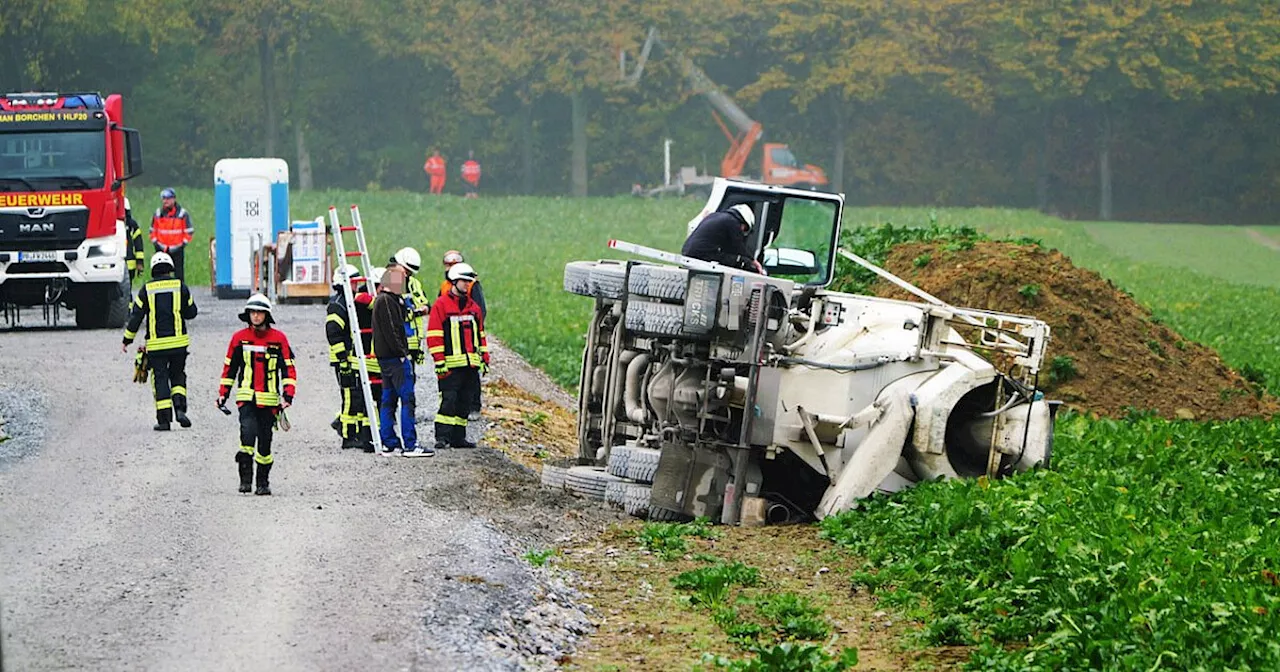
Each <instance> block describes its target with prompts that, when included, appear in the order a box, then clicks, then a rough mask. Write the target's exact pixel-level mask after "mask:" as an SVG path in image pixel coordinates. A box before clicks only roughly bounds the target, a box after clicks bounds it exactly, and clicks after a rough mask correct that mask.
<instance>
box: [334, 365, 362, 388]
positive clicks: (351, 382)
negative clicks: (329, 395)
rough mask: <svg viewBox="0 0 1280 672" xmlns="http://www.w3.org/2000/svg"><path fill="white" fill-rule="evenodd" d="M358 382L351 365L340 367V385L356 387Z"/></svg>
mask: <svg viewBox="0 0 1280 672" xmlns="http://www.w3.org/2000/svg"><path fill="white" fill-rule="evenodd" d="M357 382H358V379H357V378H356V371H355V369H354V368H353V367H352V366H351V365H350V364H344V365H342V366H339V367H338V384H339V385H341V386H342V387H355V386H356V384H357Z"/></svg>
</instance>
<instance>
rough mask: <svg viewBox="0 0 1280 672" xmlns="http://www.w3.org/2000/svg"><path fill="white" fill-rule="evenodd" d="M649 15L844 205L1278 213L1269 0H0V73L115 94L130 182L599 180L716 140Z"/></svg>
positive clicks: (40, 86)
mask: <svg viewBox="0 0 1280 672" xmlns="http://www.w3.org/2000/svg"><path fill="white" fill-rule="evenodd" d="M650 28H653V29H656V30H658V31H660V33H661V35H662V42H663V44H664V45H674V46H675V48H678V50H679V52H680V53H681V54H683V55H684V56H687V57H689V58H690V59H691V60H692V61H693V62H695V63H697V64H698V65H699V67H701V68H702V69H703V70H705V71H706V73H707V74H708V75H709V76H710V77H711V79H712V80H714V81H715V82H716V83H717V84H718V85H719V86H720V87H721V88H722V89H723V90H724V91H725V92H727V93H729V94H730V95H731V96H733V97H734V99H735V100H736V101H737V102H738V103H739V104H740V105H741V106H742V107H743V108H744V109H745V110H746V111H747V112H748V113H749V114H750V115H751V116H752V117H753V118H754V119H756V120H758V121H760V122H761V123H762V125H763V127H764V134H765V138H766V139H769V140H776V141H781V142H786V143H788V144H789V145H790V146H791V147H792V149H793V151H794V152H795V154H796V155H797V156H799V157H800V159H801V160H802V161H805V162H809V163H814V164H817V165H820V166H822V167H824V168H825V169H826V171H827V173H828V175H829V176H830V177H831V178H832V188H833V189H838V190H841V191H844V192H845V193H846V194H847V196H848V198H849V201H850V202H851V203H854V204H883V205H889V204H903V205H991V206H1013V207H1037V208H1040V209H1042V210H1045V211H1050V212H1057V213H1059V214H1062V215H1065V216H1070V217H1078V218H1101V219H1110V218H1113V217H1122V218H1129V219H1150V220H1175V221H1176V220H1201V221H1213V222H1226V221H1275V219H1276V217H1275V215H1276V213H1277V210H1278V208H1277V206H1278V205H1280V201H1278V200H1277V196H1276V193H1277V190H1278V188H1280V127H1277V124H1276V123H1275V119H1276V118H1277V112H1280V104H1278V102H1277V96H1276V89H1277V84H1278V83H1280V3H1275V2H1274V1H1272V0H1218V1H1214V2H1208V1H1205V0H1127V1H1125V2H1119V1H1117V0H1079V1H1078V2H1061V1H1059V0H803V1H802V0H768V1H765V2H748V1H746V0H719V1H714V2H713V1H709V0H681V1H679V2H676V1H674V0H649V1H647V2H644V3H636V2H624V1H622V0H598V1H594V2H592V1H587V2H577V1H571V0H485V1H483V2H455V1H453V0H61V1H60V2H58V3H46V2H44V1H43V0H6V2H4V3H3V4H2V5H0V80H3V84H4V87H5V88H6V90H11V91H21V90H92V91H101V92H103V93H107V92H119V93H122V94H124V95H125V96H126V119H127V121H128V123H130V124H131V125H133V126H135V127H137V128H139V129H141V130H142V133H143V138H144V146H145V147H146V161H147V175H146V181H147V182H149V183H156V184H160V183H166V184H167V183H174V184H202V183H206V182H207V181H208V180H209V179H210V178H211V173H212V166H213V164H214V162H215V161H217V159H219V158H222V157H227V156H279V157H282V158H285V159H287V160H288V161H289V163H290V166H291V169H292V173H293V180H294V184H295V187H296V188H303V189H310V188H328V187H342V188H355V189H412V190H423V189H425V183H426V180H425V176H424V174H423V172H422V162H423V159H424V157H425V155H426V153H427V152H428V150H430V149H432V148H437V149H439V150H440V151H441V152H442V153H443V154H444V155H445V156H446V157H447V158H448V159H450V166H449V170H450V179H451V181H452V182H453V183H455V185H456V183H457V182H458V180H457V169H458V168H459V167H460V165H461V162H462V160H463V159H464V158H465V157H466V155H467V152H468V151H474V152H475V155H476V157H477V158H478V159H479V160H480V161H481V163H482V165H483V166H484V171H485V182H484V189H485V191H487V192H489V193H510V194H520V193H533V194H572V195H579V196H581V195H587V194H593V195H607V194H615V193H625V192H627V191H628V190H629V188H630V186H631V185H632V184H635V183H640V184H645V185H653V184H655V183H657V182H660V181H661V179H662V168H663V156H662V150H663V148H662V145H663V140H664V139H668V138H669V139H671V140H672V141H673V148H672V155H673V163H675V164H676V165H677V166H679V165H696V166H698V167H699V168H700V169H703V170H707V171H710V172H715V171H716V169H717V168H718V166H719V160H720V157H721V155H722V154H723V153H724V151H725V149H726V148H727V145H728V142H727V140H726V138H725V136H724V135H723V133H722V131H721V129H720V128H719V127H718V125H717V124H716V121H715V120H714V119H713V117H712V116H711V115H710V114H709V107H708V105H707V104H706V102H705V101H704V100H703V98H702V97H701V96H700V95H698V93H697V92H696V91H695V90H693V89H691V88H690V86H689V85H688V84H687V83H686V80H685V78H684V77H683V75H682V71H681V67H680V63H679V60H678V59H677V58H673V57H672V55H673V54H669V53H665V50H664V49H654V50H652V51H651V52H650V53H649V54H648V60H647V61H645V67H644V70H643V74H642V76H641V77H640V78H638V80H635V81H630V80H629V78H628V77H627V75H628V74H632V73H634V68H635V65H636V64H637V63H638V61H639V58H640V54H641V53H642V51H643V44H644V42H645V38H646V35H647V34H648V31H649V29H650ZM628 68H631V69H632V70H631V71H630V72H629V71H628Z"/></svg>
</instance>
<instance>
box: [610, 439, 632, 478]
mask: <svg viewBox="0 0 1280 672" xmlns="http://www.w3.org/2000/svg"><path fill="white" fill-rule="evenodd" d="M630 456H631V447H630V446H614V447H613V448H610V449H609V464H608V466H606V467H605V471H607V472H609V473H610V474H613V475H614V476H617V477H618V478H626V476H627V461H628V459H629V458H630Z"/></svg>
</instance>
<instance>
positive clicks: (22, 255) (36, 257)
mask: <svg viewBox="0 0 1280 672" xmlns="http://www.w3.org/2000/svg"><path fill="white" fill-rule="evenodd" d="M57 260H58V253H57V252H54V251H52V250H50V251H47V252H19V253H18V261H57Z"/></svg>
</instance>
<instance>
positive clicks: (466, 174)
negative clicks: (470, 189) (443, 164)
mask: <svg viewBox="0 0 1280 672" xmlns="http://www.w3.org/2000/svg"><path fill="white" fill-rule="evenodd" d="M462 181H464V182H466V183H468V184H472V185H476V184H480V162H479V161H476V160H475V159H468V160H466V161H464V162H463V163H462Z"/></svg>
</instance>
